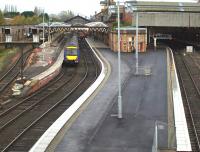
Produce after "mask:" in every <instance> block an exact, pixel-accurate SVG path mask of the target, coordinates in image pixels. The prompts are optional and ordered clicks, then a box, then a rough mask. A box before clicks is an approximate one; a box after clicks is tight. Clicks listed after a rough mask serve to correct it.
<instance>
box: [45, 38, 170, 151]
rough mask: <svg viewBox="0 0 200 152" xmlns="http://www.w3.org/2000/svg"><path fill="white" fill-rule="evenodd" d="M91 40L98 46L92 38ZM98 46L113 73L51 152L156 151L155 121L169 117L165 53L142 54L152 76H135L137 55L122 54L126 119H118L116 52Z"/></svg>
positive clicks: (162, 120)
mask: <svg viewBox="0 0 200 152" xmlns="http://www.w3.org/2000/svg"><path fill="white" fill-rule="evenodd" d="M88 41H89V43H90V44H92V46H93V47H94V46H95V42H94V41H93V40H92V39H88ZM98 50H99V52H100V53H101V54H102V55H103V56H104V57H105V58H106V60H107V61H109V64H110V67H111V71H110V76H109V78H108V79H107V81H106V83H105V85H103V86H101V90H100V91H99V92H98V93H97V95H96V96H95V97H94V98H93V99H92V100H91V101H90V103H89V105H88V106H87V107H86V108H85V109H84V110H83V111H82V112H81V114H80V115H79V116H78V118H77V119H76V120H74V123H72V124H70V125H71V127H66V128H65V129H62V131H61V132H60V133H59V134H60V137H59V138H57V139H56V140H57V142H59V143H58V145H52V146H50V147H49V149H48V150H50V151H51V150H52V151H53V150H54V149H55V151H56V152H66V151H67V152H102V151H103V152H150V151H152V145H153V139H154V128H155V123H156V122H158V121H159V122H163V124H166V123H167V121H168V109H167V71H166V66H167V65H166V62H167V61H166V51H162V50H161V51H157V52H155V51H150V52H149V53H148V54H139V65H141V66H145V65H150V66H151V67H152V74H151V75H148V76H145V75H135V74H134V65H135V58H134V54H121V55H122V56H121V57H122V58H121V59H122V62H121V69H122V73H121V76H122V85H123V87H122V104H123V118H122V119H118V118H117V117H116V116H115V115H116V114H117V96H118V78H117V75H118V71H117V69H118V68H117V65H118V64H117V54H116V53H113V52H112V51H110V50H109V49H107V48H106V49H105V48H104V47H102V48H99V49H98ZM63 135H64V137H62V136H63ZM59 139H60V141H59ZM54 142H55V143H56V141H54ZM54 142H52V143H54ZM48 150H47V151H48Z"/></svg>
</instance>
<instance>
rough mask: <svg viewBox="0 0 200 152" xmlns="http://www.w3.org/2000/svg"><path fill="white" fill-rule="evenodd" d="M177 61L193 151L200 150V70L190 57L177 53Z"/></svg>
mask: <svg viewBox="0 0 200 152" xmlns="http://www.w3.org/2000/svg"><path fill="white" fill-rule="evenodd" d="M175 61H176V67H177V72H178V76H179V82H180V86H181V93H182V98H183V104H184V109H185V115H186V120H187V125H188V131H189V136H190V141H191V146H192V151H193V152H199V151H200V121H199V118H200V110H199V109H200V102H199V99H200V92H199V87H198V86H199V81H197V78H199V76H200V70H199V69H198V68H197V66H196V65H195V64H194V63H192V62H193V61H192V60H191V59H190V60H189V58H188V57H184V56H183V55H180V54H177V53H176V54H175Z"/></svg>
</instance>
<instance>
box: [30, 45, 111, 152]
mask: <svg viewBox="0 0 200 152" xmlns="http://www.w3.org/2000/svg"><path fill="white" fill-rule="evenodd" d="M87 43H88V41H87ZM88 44H89V43H88ZM89 46H90V47H91V45H90V44H89ZM91 48H92V47H91ZM92 51H93V52H94V54H95V55H96V57H97V58H98V60H99V61H100V63H101V66H102V70H101V73H100V75H99V77H98V78H97V80H96V81H95V82H94V83H93V84H92V85H91V86H90V88H88V89H87V90H86V91H85V92H84V93H83V94H82V95H81V96H80V97H79V98H78V99H77V100H76V101H75V102H74V103H73V104H72V105H71V106H70V107H69V108H68V109H67V110H66V111H65V112H64V113H63V114H62V115H61V116H60V117H59V118H58V119H57V120H56V121H55V122H54V123H53V124H52V125H51V126H50V127H49V128H48V129H47V130H46V132H45V133H44V134H43V135H42V136H41V137H40V139H39V140H38V141H37V142H36V143H35V144H34V146H33V147H32V148H31V149H30V152H44V151H46V150H47V149H49V150H52V149H54V148H55V146H56V143H57V142H58V141H55V140H54V138H58V139H61V138H60V137H56V136H59V134H60V132H61V131H60V130H63V127H66V128H65V132H66V130H67V129H68V128H69V127H70V126H71V124H72V123H73V122H74V121H75V120H76V118H77V117H78V116H79V114H80V113H81V112H82V110H83V109H85V107H87V105H88V104H89V103H90V101H91V100H92V99H93V98H94V96H95V95H96V94H97V93H98V92H99V90H100V89H101V88H102V87H103V85H104V84H105V82H106V81H107V79H108V77H109V75H110V73H111V72H110V71H111V68H110V65H109V63H108V62H107V61H106V60H105V59H104V57H103V56H102V55H100V53H98V55H97V53H96V52H95V51H94V50H93V48H92ZM99 56H100V57H99ZM102 60H103V61H102ZM105 65H106V67H105ZM62 136H64V134H62Z"/></svg>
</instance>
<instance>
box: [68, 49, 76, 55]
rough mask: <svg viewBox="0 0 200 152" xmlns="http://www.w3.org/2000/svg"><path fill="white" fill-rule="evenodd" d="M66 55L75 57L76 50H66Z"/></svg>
mask: <svg viewBox="0 0 200 152" xmlns="http://www.w3.org/2000/svg"><path fill="white" fill-rule="evenodd" d="M67 55H77V49H72V48H67Z"/></svg>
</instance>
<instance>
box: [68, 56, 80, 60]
mask: <svg viewBox="0 0 200 152" xmlns="http://www.w3.org/2000/svg"><path fill="white" fill-rule="evenodd" d="M66 58H67V60H76V59H77V58H78V57H77V56H66Z"/></svg>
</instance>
